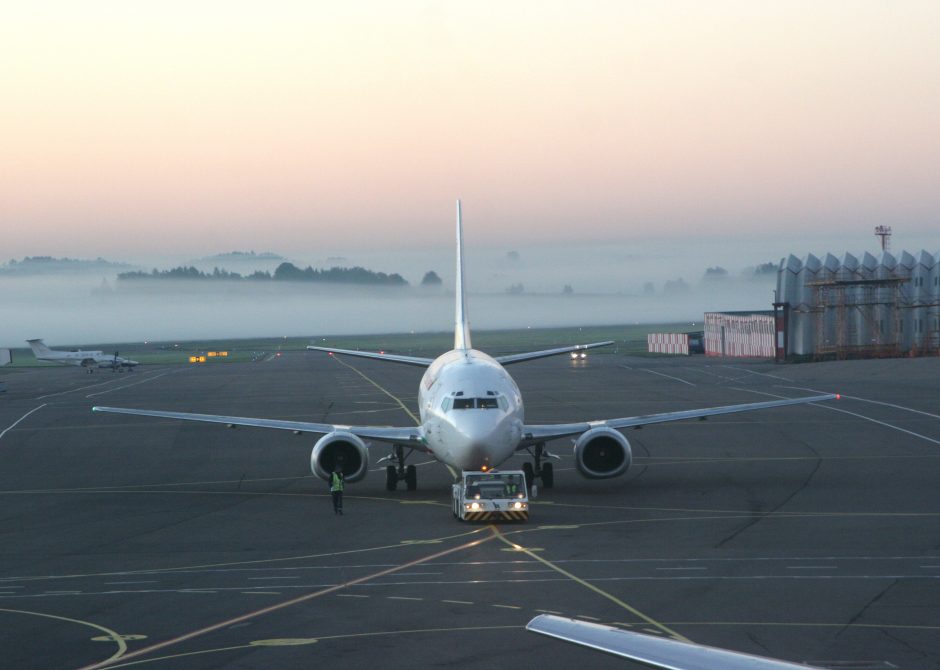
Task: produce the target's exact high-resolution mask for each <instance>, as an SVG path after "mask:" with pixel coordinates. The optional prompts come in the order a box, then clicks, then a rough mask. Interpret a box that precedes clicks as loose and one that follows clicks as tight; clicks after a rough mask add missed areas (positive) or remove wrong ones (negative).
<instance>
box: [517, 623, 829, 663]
mask: <svg viewBox="0 0 940 670" xmlns="http://www.w3.org/2000/svg"><path fill="white" fill-rule="evenodd" d="M526 630H529V631H532V632H533V633H540V634H541V635H546V636H548V637H553V638H555V639H558V640H563V641H565V642H571V643H573V644H577V645H581V646H582V647H588V648H590V649H594V650H597V651H603V652H607V653H608V654H613V655H614V656H619V657H621V658H625V659H629V660H631V661H637V662H639V663H642V664H643V665H646V666H649V667H653V668H663V669H664V670H686V669H688V670H821V668H816V667H814V666H810V665H805V664H803V663H790V662H788V661H781V660H778V659H775V658H767V657H766V656H754V655H753V654H745V653H742V652H737V651H729V650H727V649H720V648H718V647H707V646H705V645H701V644H695V643H693V642H682V641H679V640H670V639H667V638H662V637H655V636H653V635H644V634H642V633H634V632H633V631H628V630H623V629H622V628H614V627H612V626H604V625H602V624H596V623H588V622H587V621H581V620H579V619H568V618H566V617H560V616H554V615H552V614H540V615H539V616H537V617H535V618H534V619H532V620H531V621H529V623H528V624H526Z"/></svg>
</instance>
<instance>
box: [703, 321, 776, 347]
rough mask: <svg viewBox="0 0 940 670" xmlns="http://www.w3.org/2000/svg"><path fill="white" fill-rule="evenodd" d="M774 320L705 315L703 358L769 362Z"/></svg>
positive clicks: (772, 345) (772, 343) (772, 342)
mask: <svg viewBox="0 0 940 670" xmlns="http://www.w3.org/2000/svg"><path fill="white" fill-rule="evenodd" d="M774 334H775V328H774V317H773V316H768V315H766V314H746V315H744V314H723V313H722V312H706V313H705V355H706V356H737V357H747V358H773V356H774Z"/></svg>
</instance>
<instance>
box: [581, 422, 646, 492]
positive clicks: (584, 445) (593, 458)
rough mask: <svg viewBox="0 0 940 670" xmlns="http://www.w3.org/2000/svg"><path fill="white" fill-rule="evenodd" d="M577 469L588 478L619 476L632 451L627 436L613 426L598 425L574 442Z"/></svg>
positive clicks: (626, 467)
mask: <svg viewBox="0 0 940 670" xmlns="http://www.w3.org/2000/svg"><path fill="white" fill-rule="evenodd" d="M574 460H575V464H576V465H577V466H578V471H579V472H580V473H581V474H582V475H583V476H585V477H587V478H588V479H609V478H611V477H619V476H620V475H622V474H623V473H624V472H626V471H627V469H628V468H629V467H630V463H631V462H632V461H633V452H632V451H631V450H630V443H629V442H627V438H625V437H624V436H623V435H621V434H620V433H619V432H618V431H616V430H614V429H613V428H608V427H606V426H598V427H597V428H592V429H591V430H589V431H588V432H586V433H584V434H583V435H581V437H579V438H578V440H577V441H576V442H575V443H574Z"/></svg>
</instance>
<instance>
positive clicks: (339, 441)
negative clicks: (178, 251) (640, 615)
mask: <svg viewBox="0 0 940 670" xmlns="http://www.w3.org/2000/svg"><path fill="white" fill-rule="evenodd" d="M455 288H456V303H457V305H456V317H455V327H454V348H453V349H452V350H451V351H448V352H447V353H445V354H442V355H441V356H439V357H438V358H436V359H430V358H418V357H413V356H401V355H397V354H384V353H371V352H363V351H351V350H347V349H331V348H328V347H316V346H308V347H307V348H308V349H313V350H317V351H324V352H328V353H329V354H330V355H333V354H343V355H347V356H361V357H364V358H372V359H377V360H382V361H392V362H395V363H403V364H406V365H416V366H420V367H423V368H426V369H427V370H426V372H425V373H424V376H423V378H422V379H421V385H420V387H419V389H418V408H419V411H420V419H421V422H420V424H419V425H417V426H408V427H380V426H347V425H337V424H329V423H309V422H306V421H282V420H279V419H254V418H246V417H237V416H218V415H214V414H190V413H185V412H166V411H160V410H146V409H129V408H119V407H93V408H92V409H93V411H96V412H115V413H119V414H139V415H143V416H157V417H164V418H168V419H183V420H189V421H205V422H210V423H222V424H227V425H228V426H230V427H234V426H256V427H261V428H277V429H281V430H291V431H294V432H295V433H297V434H300V433H315V434H320V435H323V437H321V438H320V439H319V441H317V443H316V445H315V446H314V447H313V452H312V453H311V456H310V466H311V469H312V471H313V473H314V474H316V475H318V476H319V477H322V478H324V479H327V478H328V477H329V474H330V473H331V472H333V468H334V466H336V465H339V466H340V467H341V468H342V471H343V473H344V475H345V479H346V481H347V482H356V481H359V480H361V479H362V478H363V477H365V476H366V473H367V472H368V466H369V446H368V445H367V443H366V441H367V440H370V441H376V442H383V443H386V444H391V445H393V451H392V454H391V455H390V456H387V457H386V459H388V460H390V461H392V462H393V463H394V465H389V466H387V468H386V484H387V488H388V489H389V490H394V489H395V488H396V486H397V483H398V482H399V481H400V480H404V481H405V483H406V486H407V488H408V490H414V489H415V488H416V487H417V476H416V470H415V466H414V465H407V466H406V463H405V461H406V458H407V456H409V455H410V454H411V453H412V452H413V451H419V452H425V453H429V454H431V455H432V456H433V457H434V458H436V459H437V460H438V461H440V462H442V463H444V464H445V465H448V466H450V467H452V468H455V469H459V470H487V469H490V468H494V467H496V466H498V465H499V464H500V463H502V462H504V461H505V460H506V459H508V458H509V457H510V456H512V455H513V454H514V453H516V452H517V451H525V452H528V453H529V454H530V455H531V456H532V459H533V460H532V462H531V463H530V462H526V463H525V464H524V465H523V470H524V471H525V473H526V479H527V480H528V483H529V484H531V483H532V481H533V479H534V478H536V477H538V478H540V479H541V482H542V486H543V487H545V488H551V487H552V485H553V483H554V471H553V467H552V464H551V463H546V462H543V460H544V459H545V458H547V457H550V456H551V455H550V454H549V453H548V451H547V450H546V448H545V445H546V443H547V442H549V441H551V440H556V439H560V438H565V437H576V440H575V443H574V457H575V464H576V465H577V468H578V470H579V471H580V473H581V474H582V475H583V476H585V477H588V478H591V479H606V478H610V477H617V476H619V475H622V474H623V473H625V472H626V471H627V469H628V468H629V467H630V464H631V462H632V459H633V457H632V451H631V449H630V443H629V442H628V441H627V439H626V438H625V437H624V436H623V434H622V433H621V432H620V431H621V430H623V429H625V428H637V427H640V426H645V425H648V424H654V423H663V422H666V421H679V420H682V419H692V418H700V419H701V418H705V417H708V416H715V415H719V414H730V413H732V412H746V411H749V410H757V409H767V408H771V407H783V406H786V405H797V404H802V403H811V402H819V401H822V400H831V399H834V398H836V397H837V396H835V395H831V394H827V395H815V396H808V397H803V398H792V399H786V400H771V401H766V402H756V403H748V404H743V405H730V406H726V407H711V408H708V409H697V410H682V411H677V412H665V413H662V414H648V415H645V416H632V417H625V418H618V419H606V420H598V421H584V422H578V423H565V424H527V423H526V422H525V419H524V416H523V403H522V394H521V392H520V391H519V387H518V386H516V383H515V381H513V379H512V377H510V376H509V373H508V372H506V369H505V368H504V367H503V366H505V365H509V364H512V363H520V362H522V361H530V360H534V359H537V358H544V357H546V356H555V355H559V354H567V353H570V352H580V351H584V350H587V349H593V348H594V347H602V346H606V345H609V344H613V342H592V343H590V344H578V345H573V346H567V347H559V348H556V349H547V350H543V351H533V352H528V353H522V354H511V355H508V356H497V357H495V358H494V357H490V356H488V355H486V354H485V353H483V352H482V351H478V350H476V349H473V348H472V346H471V344H470V321H469V317H468V314H467V298H466V289H465V283H464V260H463V231H462V223H461V210H460V201H459V200H458V201H457V281H456V287H455ZM406 449H408V450H409V451H408V452H407V454H406V453H405V450H406ZM386 459H382V460H386Z"/></svg>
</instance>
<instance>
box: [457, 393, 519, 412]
mask: <svg viewBox="0 0 940 670" xmlns="http://www.w3.org/2000/svg"><path fill="white" fill-rule="evenodd" d="M452 400H453V404H451V402H450V401H451V399H450V398H446V399H445V400H444V402H443V403H441V406H442V407H443V408H444V411H447V410H449V409H500V408H502V409H505V408H506V398H504V397H503V396H489V397H486V398H453V399H452Z"/></svg>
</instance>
